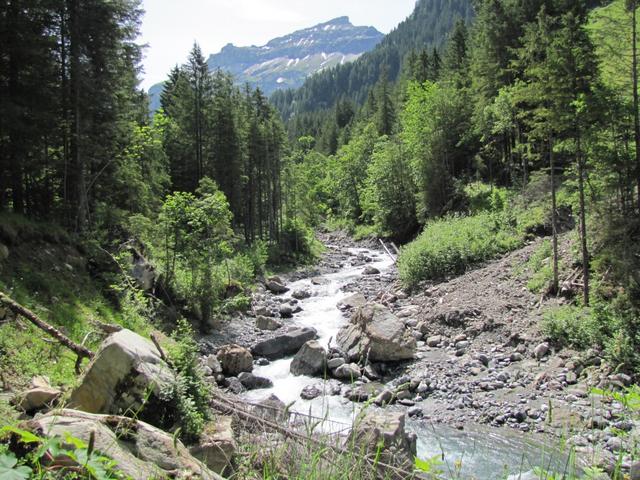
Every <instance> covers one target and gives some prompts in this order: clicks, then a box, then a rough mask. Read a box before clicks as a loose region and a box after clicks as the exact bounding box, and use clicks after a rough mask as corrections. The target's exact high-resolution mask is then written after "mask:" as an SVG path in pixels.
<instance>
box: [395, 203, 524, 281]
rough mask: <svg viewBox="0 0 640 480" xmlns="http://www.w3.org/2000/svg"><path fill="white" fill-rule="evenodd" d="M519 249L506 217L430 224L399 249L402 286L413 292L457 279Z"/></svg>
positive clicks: (485, 215) (493, 215)
mask: <svg viewBox="0 0 640 480" xmlns="http://www.w3.org/2000/svg"><path fill="white" fill-rule="evenodd" d="M521 245H522V240H521V238H520V237H519V236H518V235H517V234H516V232H515V229H514V227H513V225H512V222H511V220H510V218H509V217H508V216H507V215H506V214H497V213H488V212H484V213H481V214H478V215H474V216H471V217H460V216H452V217H445V218H442V219H438V220H434V221H431V222H429V223H428V224H427V226H426V227H425V229H424V232H423V233H422V234H421V235H420V236H419V237H418V238H417V239H416V240H415V241H413V242H412V243H410V244H409V245H407V246H406V247H405V248H403V249H402V252H401V254H400V258H399V261H398V270H399V272H400V279H401V280H402V282H403V284H404V285H405V286H407V287H409V288H414V287H416V286H417V285H418V283H419V282H421V281H424V280H435V279H442V278H445V277H446V276H448V275H458V274H462V273H464V272H465V270H466V269H467V268H469V267H470V266H472V265H474V264H477V263H479V262H483V261H487V260H490V259H492V258H495V257H496V256H498V255H500V254H503V253H506V252H509V251H511V250H514V249H516V248H518V247H519V246H521Z"/></svg>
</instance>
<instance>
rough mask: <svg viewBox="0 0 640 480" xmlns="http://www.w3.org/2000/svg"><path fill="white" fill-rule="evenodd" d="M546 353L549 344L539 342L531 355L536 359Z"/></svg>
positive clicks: (539, 358)
mask: <svg viewBox="0 0 640 480" xmlns="http://www.w3.org/2000/svg"><path fill="white" fill-rule="evenodd" d="M547 353H549V344H548V343H546V342H545V343H541V344H540V345H538V346H537V347H536V348H535V349H534V350H533V356H534V357H535V358H536V360H541V359H542V357H544V356H545V355H546V354H547Z"/></svg>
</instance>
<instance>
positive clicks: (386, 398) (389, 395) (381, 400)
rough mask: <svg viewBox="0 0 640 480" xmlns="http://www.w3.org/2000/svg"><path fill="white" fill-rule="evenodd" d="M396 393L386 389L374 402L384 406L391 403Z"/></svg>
mask: <svg viewBox="0 0 640 480" xmlns="http://www.w3.org/2000/svg"><path fill="white" fill-rule="evenodd" d="M394 399H395V398H394V395H393V392H392V391H391V390H388V389H385V390H383V391H382V392H380V394H379V395H378V396H377V397H376V398H375V399H374V400H373V403H375V404H376V405H378V406H379V407H383V406H385V405H389V404H390V403H391V402H393V400H394Z"/></svg>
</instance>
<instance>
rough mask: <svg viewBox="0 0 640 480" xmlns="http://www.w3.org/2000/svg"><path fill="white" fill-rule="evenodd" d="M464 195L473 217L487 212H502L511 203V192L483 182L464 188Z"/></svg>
mask: <svg viewBox="0 0 640 480" xmlns="http://www.w3.org/2000/svg"><path fill="white" fill-rule="evenodd" d="M464 193H465V196H466V197H467V202H468V204H469V213H471V214H472V215H475V214H477V213H480V212H487V211H489V212H501V211H503V210H504V208H505V207H506V206H507V204H508V201H509V191H508V190H507V189H506V188H502V187H496V186H492V185H489V184H486V183H482V182H474V183H470V184H468V185H467V186H465V187H464Z"/></svg>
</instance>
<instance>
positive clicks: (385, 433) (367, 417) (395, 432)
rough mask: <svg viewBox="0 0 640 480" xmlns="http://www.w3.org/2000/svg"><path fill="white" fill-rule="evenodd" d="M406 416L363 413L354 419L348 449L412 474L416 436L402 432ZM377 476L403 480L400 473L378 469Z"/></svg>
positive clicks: (389, 413)
mask: <svg viewBox="0 0 640 480" xmlns="http://www.w3.org/2000/svg"><path fill="white" fill-rule="evenodd" d="M405 421H406V415H405V414H404V413H400V412H388V411H383V412H380V411H374V410H366V411H365V413H364V415H363V416H362V417H361V418H360V419H359V420H356V423H355V426H354V429H353V431H352V434H351V438H350V439H349V440H347V441H348V442H352V443H349V445H350V446H351V448H353V446H355V448H357V449H359V450H360V451H361V454H362V456H365V455H375V457H376V458H377V459H379V461H380V462H381V463H383V464H387V465H392V466H394V467H398V468H401V469H403V470H406V471H407V472H413V467H414V459H415V457H416V436H415V434H411V433H407V431H406V430H405ZM381 470H382V471H381V476H383V477H384V478H389V479H405V478H406V474H405V473H404V472H402V473H401V472H396V471H394V470H391V469H389V470H387V471H384V469H381Z"/></svg>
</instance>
